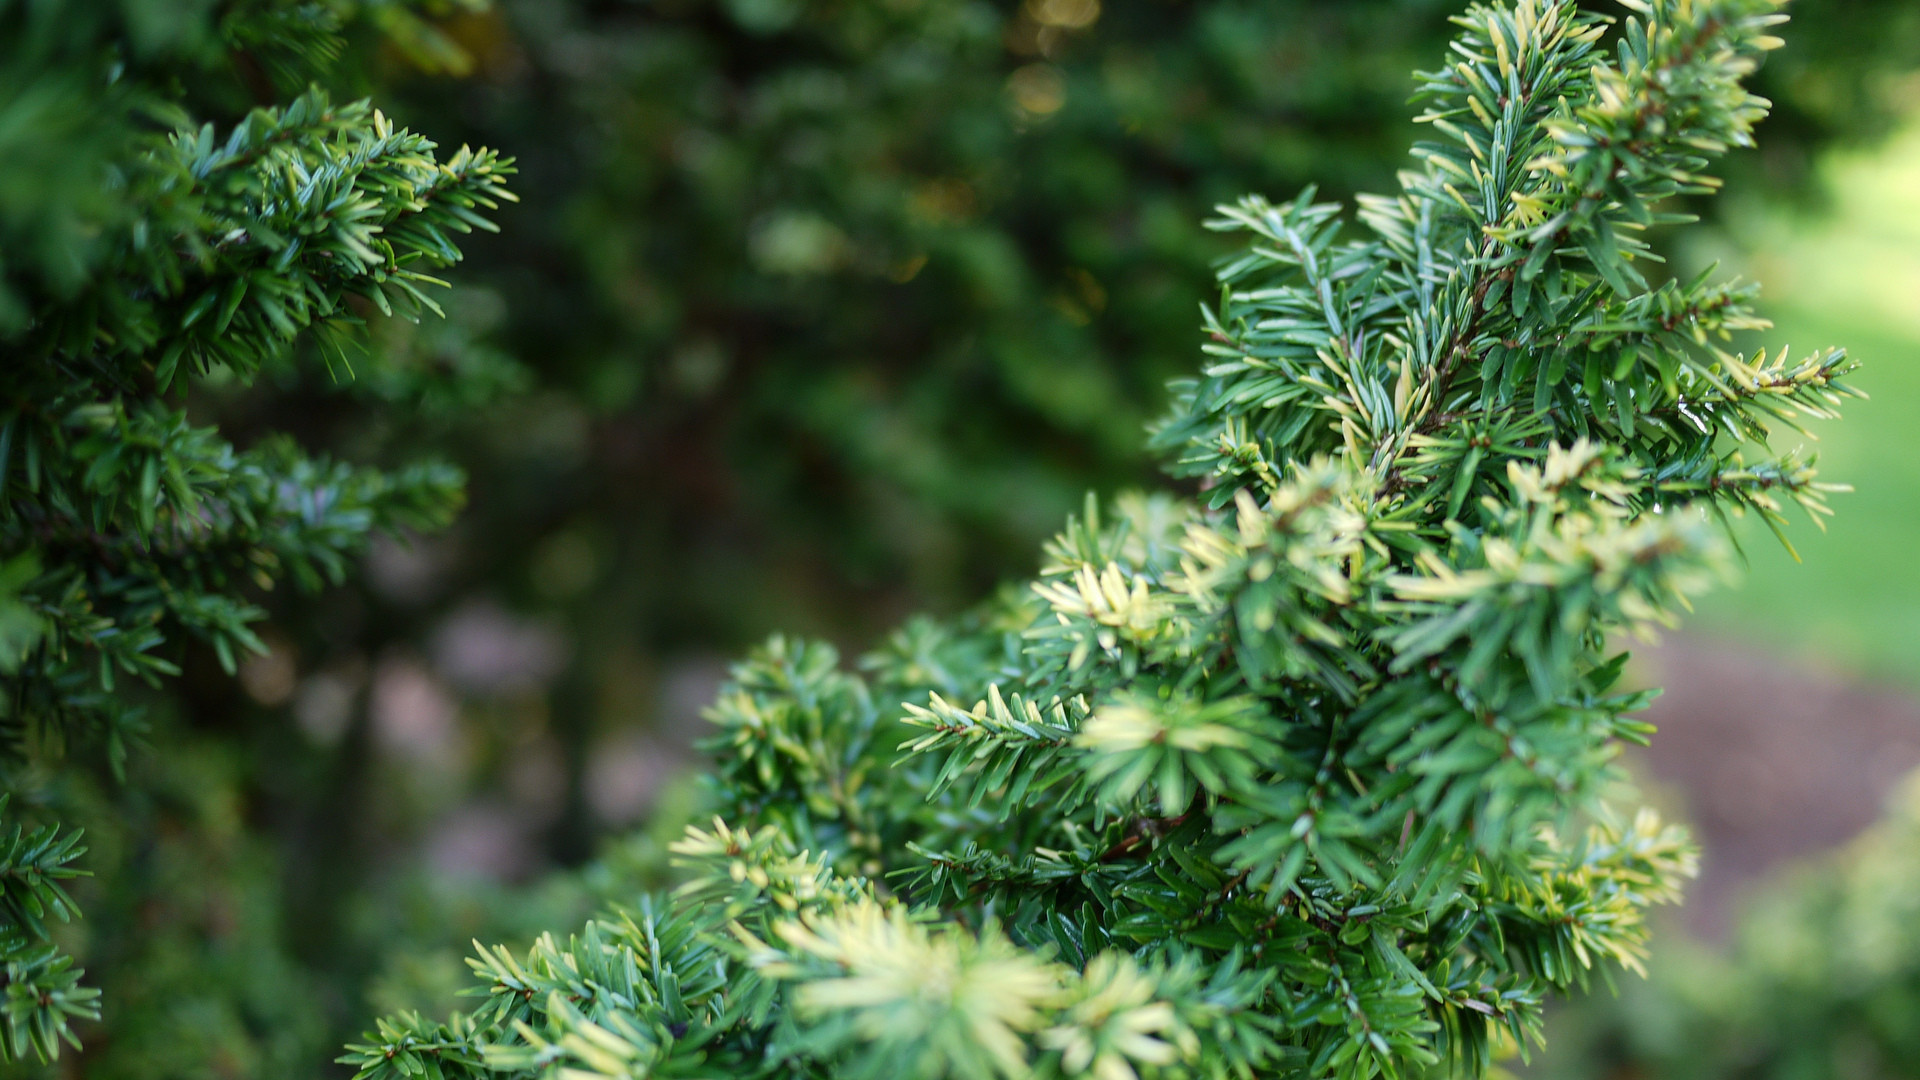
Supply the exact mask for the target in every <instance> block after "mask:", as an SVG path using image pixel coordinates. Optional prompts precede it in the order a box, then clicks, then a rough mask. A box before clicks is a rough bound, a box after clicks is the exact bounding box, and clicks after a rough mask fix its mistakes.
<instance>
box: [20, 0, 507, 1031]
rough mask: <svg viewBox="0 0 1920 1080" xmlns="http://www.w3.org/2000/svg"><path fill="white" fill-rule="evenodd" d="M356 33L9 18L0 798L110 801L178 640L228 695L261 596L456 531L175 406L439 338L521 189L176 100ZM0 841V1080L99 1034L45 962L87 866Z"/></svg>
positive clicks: (469, 165) (43, 11)
mask: <svg viewBox="0 0 1920 1080" xmlns="http://www.w3.org/2000/svg"><path fill="white" fill-rule="evenodd" d="M353 12H354V9H353V7H352V6H351V5H347V4H314V3H299V4H293V3H288V4H241V5H233V6H231V7H226V8H222V9H219V10H213V9H207V10H202V11H180V10H175V9H174V7H173V6H172V5H151V6H147V5H139V4H130V5H126V6H124V7H112V8H109V7H107V6H103V5H94V4H39V5H24V4H9V5H5V6H4V7H0V25H3V26H4V30H5V33H4V39H3V40H4V42H5V44H4V49H5V50H6V55H5V58H4V65H0V72H3V73H0V128H4V129H5V130H6V131H8V132H9V137H10V138H16V139H19V140H20V141H21V142H22V144H23V145H31V146H32V147H33V148H34V149H33V151H32V153H33V154H35V155H48V156H50V157H52V158H54V159H57V162H58V165H57V167H54V168H48V169H43V170H36V169H35V168H34V161H35V160H36V159H35V158H34V157H33V156H29V157H28V158H27V159H26V160H25V161H24V162H23V161H21V160H19V159H17V158H16V159H14V160H12V161H10V162H9V165H8V173H7V180H6V184H5V186H4V193H5V195H4V198H0V236H4V238H5V240H4V243H5V248H6V250H7V251H8V253H9V259H8V260H7V262H6V264H5V266H4V272H5V278H4V281H0V334H4V335H5V339H6V340H5V347H6V348H7V350H8V356H9V359H8V363H7V365H6V367H5V370H4V372H0V568H4V569H3V570H0V675H4V677H5V688H4V693H3V694H0V731H4V735H5V739H4V743H5V747H4V749H5V755H6V758H5V764H4V770H5V775H6V780H7V786H8V787H9V788H10V789H14V790H25V791H28V792H31V793H33V795H34V798H35V801H36V802H39V801H42V799H45V800H47V801H50V802H51V803H52V804H53V806H52V807H51V809H53V810H55V811H58V810H59V809H61V807H60V805H59V804H60V802H61V796H60V794H59V792H60V790H61V788H60V786H59V785H57V784H56V783H54V782H52V781H51V780H50V776H51V775H52V774H54V773H56V772H57V771H58V770H59V769H61V768H63V767H65V768H72V767H82V768H84V767H85V763H86V762H89V761H92V760H98V759H99V757H100V756H101V753H102V751H104V758H105V760H106V761H107V762H108V763H109V764H110V766H111V770H112V772H113V773H114V775H115V776H119V775H121V774H122V773H123V772H124V769H125V763H126V756H127V743H128V737H129V735H130V734H131V733H133V732H135V731H137V730H139V728H140V726H141V716H142V713H143V708H142V706H141V705H140V704H138V701H139V699H140V696H141V695H140V694H138V693H131V692H129V689H128V687H126V686H125V685H124V684H125V683H126V682H128V681H132V682H135V683H144V684H147V685H148V686H156V687H157V686H158V685H159V684H160V681H161V679H162V678H163V677H165V676H171V675H176V674H178V673H179V671H180V665H179V657H180V655H181V645H182V644H183V642H182V639H195V640H198V641H199V642H201V643H203V644H204V645H205V646H206V647H207V648H209V649H210V651H211V653H212V654H213V655H214V656H216V657H217V658H218V660H219V663H220V664H221V666H223V667H224V668H225V669H226V670H227V671H228V673H230V674H231V673H232V672H233V670H234V668H235V665H236V661H237V658H238V657H239V656H240V655H242V654H244V653H247V652H249V651H261V650H262V649H263V646H262V644H261V642H260V641H259V639H258V638H257V637H256V636H255V634H254V632H253V630H252V629H251V624H253V623H255V622H257V621H259V620H260V619H261V618H263V617H264V614H265V613H264V611H263V610H262V609H261V608H260V607H258V606H257V605H256V604H255V603H254V602H253V597H254V596H255V595H257V592H258V591H260V590H266V589H271V588H272V587H273V586H274V585H275V584H276V583H277V582H279V581H282V580H286V579H292V580H293V581H294V582H296V583H297V584H299V585H301V586H302V587H306V588H314V587H318V586H319V585H321V584H322V583H325V582H333V583H338V582H339V581H340V579H341V578H342V576H343V574H344V571H345V569H346V567H347V566H348V563H349V560H351V559H353V558H354V557H355V556H356V555H357V554H358V553H359V552H360V551H361V550H363V549H364V547H365V545H366V543H367V541H368V538H369V536H370V535H371V534H372V533H374V532H376V531H381V530H385V531H395V530H398V529H401V528H405V527H414V528H424V527H431V526H434V525H438V524H443V523H445V522H446V521H447V520H448V519H449V518H450V517H451V515H452V513H453V511H454V510H455V509H456V508H457V506H458V505H459V502H460V475H459V473H458V472H457V471H456V470H454V469H452V468H450V467H447V466H435V465H427V466H419V467H416V468H410V469H407V470H403V471H399V472H394V473H383V472H380V471H378V470H375V469H371V468H364V467H357V466H353V465H349V464H346V463H342V462H335V461H329V460H327V459H325V458H321V457H310V456H308V455H306V454H305V453H303V452H302V451H301V450H300V449H299V448H298V447H297V446H296V445H295V444H294V443H293V442H292V441H291V440H288V439H285V438H271V437H270V438H263V439H260V440H258V441H257V442H256V443H255V444H254V445H252V446H250V447H248V448H245V449H240V448H236V447H235V446H234V445H233V444H231V443H230V442H228V441H227V440H226V439H225V438H223V437H222V436H221V434H220V433H219V432H218V431H217V430H216V429H215V428H213V427H208V426H203V425H199V424H196V423H194V422H192V421H191V420H190V419H189V417H188V409H187V403H186V401H185V400H184V393H183V392H184V390H185V389H186V388H187V387H188V386H189V385H190V384H193V383H196V382H200V381H204V380H229V381H230V380H236V379H237V380H241V381H244V380H248V379H251V378H252V377H253V376H254V375H256V374H257V373H258V372H259V370H260V369H261V367H262V365H264V364H267V363H270V362H276V361H279V360H281V359H282V358H283V357H285V356H287V355H288V354H289V353H290V352H291V350H292V349H293V348H294V346H295V345H296V343H297V342H299V341H301V340H303V339H306V340H312V341H314V342H316V343H317V344H318V345H319V347H320V349H321V351H323V352H324V353H326V354H327V355H329V356H330V357H331V358H332V362H334V363H337V364H345V363H346V362H347V352H348V349H349V348H350V347H353V345H352V341H353V331H354V330H355V328H357V327H358V326H360V325H361V324H362V322H363V315H362V312H366V311H372V310H378V311H379V312H381V313H392V312H393V311H394V310H395V308H396V307H397V308H398V309H399V310H400V312H401V313H402V314H405V315H408V316H409V317H413V316H415V315H416V314H417V313H418V311H419V309H421V308H427V309H430V310H435V311H437V310H438V308H437V306H436V305H435V303H434V301H433V300H432V299H431V298H429V297H428V296H427V294H426V293H425V292H424V291H423V287H428V286H437V285H440V284H442V283H441V282H438V281H436V280H435V279H433V278H432V277H430V276H429V275H428V273H427V271H430V270H433V269H436V268H439V267H444V266H447V265H450V264H452V263H453V262H455V261H457V260H458V259H459V257H460V253H459V251H458V250H457V249H456V248H455V247H454V246H453V244H452V242H451V239H450V237H452V236H454V235H457V234H459V233H465V232H469V231H471V229H473V228H474V227H485V228H491V225H489V224H488V223H487V221H486V220H485V219H484V218H482V217H481V216H480V213H479V211H482V210H487V209H491V208H493V207H495V206H496V205H497V202H498V200H499V199H501V198H505V197H507V196H506V193H505V191H504V189H503V187H502V186H501V185H502V181H503V179H504V177H505V175H506V174H508V173H510V172H511V171H512V170H511V166H510V163H509V162H507V161H504V160H502V159H499V158H498V157H497V156H495V155H494V154H492V153H490V152H487V151H479V152H472V151H468V150H466V149H464V148H463V149H462V150H460V151H459V152H457V153H455V154H451V155H447V156H445V157H444V158H442V159H439V160H436V158H435V157H434V145H433V143H431V142H430V141H428V140H426V139H424V138H422V137H420V136H417V135H413V134H410V133H408V132H406V131H404V130H400V129H397V128H395V127H394V126H393V125H392V124H391V123H389V122H388V121H387V120H386V119H385V118H384V117H382V116H381V115H380V114H379V113H378V112H376V111H374V110H373V109H372V108H371V107H370V106H369V105H367V104H365V103H364V102H362V103H354V104H345V105H336V104H333V103H332V102H331V101H330V100H329V99H328V97H327V95H326V94H325V93H324V92H322V91H320V90H318V89H309V90H307V91H306V92H305V93H302V94H300V95H299V96H298V97H296V98H294V100H293V101H292V102H291V103H289V104H287V105H285V106H283V107H275V108H260V109H255V110H253V111H251V112H249V113H248V114H247V115H246V116H245V118H244V119H242V120H240V121H239V122H238V123H236V124H233V125H232V126H231V129H230V130H228V131H226V132H224V133H216V131H215V127H214V125H213V124H212V123H195V122H193V121H192V120H190V115H191V113H190V111H189V106H190V105H191V104H192V102H191V101H190V100H189V99H188V98H187V97H186V95H185V94H184V93H183V91H182V90H181V89H180V82H181V81H183V80H186V81H193V82H196V83H206V84H209V85H210V84H213V83H214V82H216V81H217V79H216V74H217V72H218V70H219V69H220V67H222V66H223V65H224V64H225V63H226V62H227V61H228V59H229V58H231V57H239V56H244V57H247V58H250V59H251V61H252V62H254V63H257V64H260V65H264V66H265V67H266V68H267V69H268V70H270V71H272V72H273V73H274V74H275V75H276V76H277V77H280V78H282V79H289V78H301V79H303V78H304V77H305V76H306V75H307V74H310V73H311V72H312V71H313V70H314V65H315V64H316V63H319V62H323V61H326V60H328V59H331V58H332V57H333V56H335V55H336V54H337V53H338V52H339V50H340V47H341V39H340V29H341V26H342V25H343V23H344V21H345V20H347V19H348V18H349V17H350V16H351V15H352V14H353ZM411 19H413V16H411V15H410V14H408V13H407V9H406V8H405V7H403V6H395V7H393V8H392V9H391V10H390V12H389V14H388V21H389V22H390V23H391V24H392V25H393V26H395V27H398V26H402V25H411V23H409V22H408V20H411ZM394 20H399V21H398V22H395V21H394ZM163 752H164V751H163ZM0 805H3V804H0ZM20 809H24V808H20ZM47 809H49V808H48V807H45V806H43V807H39V808H38V810H39V811H41V812H44V811H46V810H47ZM9 828H10V829H11V831H12V839H11V840H10V841H9V842H8V847H9V853H8V855H7V858H6V860H5V861H6V866H7V869H6V870H5V874H4V876H5V892H4V897H5V899H4V903H3V904H0V949H3V950H4V957H3V958H0V959H3V960H4V963H5V964H6V966H7V971H8V986H7V999H6V1006H5V1008H6V1013H7V1023H6V1027H5V1037H4V1040H3V1041H0V1061H12V1060H15V1059H18V1058H20V1057H22V1056H24V1055H26V1054H28V1053H29V1052H31V1053H32V1054H33V1055H34V1056H37V1057H40V1058H43V1059H44V1058H48V1057H52V1056H55V1055H56V1054H57V1053H58V1051H59V1044H60V1043H61V1042H66V1043H69V1044H71V1045H75V1046H77V1045H78V1042H77V1041H76V1039H75V1036H74V1033H73V1031H72V1030H71V1028H70V1027H69V1020H70V1019H71V1018H74V1017H88V1018H91V1017H96V1016H98V1015H99V1012H100V1008H99V1006H98V1004H97V1003H96V1001H95V999H96V997H97V992H96V991H94V990H92V989H83V988H80V987H79V986H78V985H77V983H76V980H77V978H78V976H79V974H80V972H79V971H78V970H77V969H75V968H74V967H73V966H72V963H73V961H72V959H71V957H69V956H67V955H65V954H64V953H62V952H61V951H60V950H59V949H57V948H56V947H55V945H53V944H51V943H49V941H48V936H49V933H48V925H47V921H48V920H49V919H52V918H58V919H60V920H66V919H68V918H70V917H71V916H72V915H73V914H74V909H73V904H72V901H71V899H70V898H69V897H68V896H67V895H66V893H65V892H64V891H62V889H61V886H60V885H59V880H60V879H62V878H64V877H70V876H72V875H73V874H74V873H75V872H76V871H75V870H74V869H73V868H72V867H70V866H69V865H68V864H69V863H71V862H72V861H73V860H74V859H75V858H76V857H77V856H78V855H79V853H80V850H81V849H80V848H79V847H78V846H77V845H78V834H77V833H75V832H67V833H65V834H64V838H61V835H62V834H61V831H60V829H59V827H58V826H56V825H51V824H48V825H42V826H40V827H39V828H37V829H33V830H28V831H23V830H24V826H21V825H17V824H16V825H10V826H9ZM249 914H250V915H251V914H252V913H249ZM109 1001H111V998H109ZM111 1007H112V1006H111V1004H109V1005H108V1008H111ZM134 1026H135V1025H129V1026H128V1028H129V1030H131V1029H132V1028H133V1027H134Z"/></svg>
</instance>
